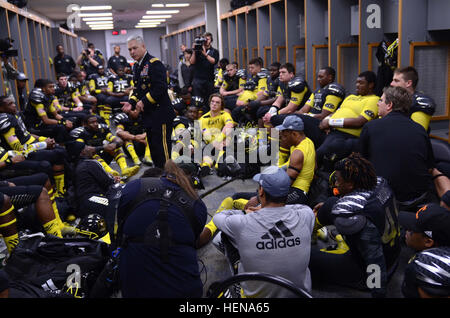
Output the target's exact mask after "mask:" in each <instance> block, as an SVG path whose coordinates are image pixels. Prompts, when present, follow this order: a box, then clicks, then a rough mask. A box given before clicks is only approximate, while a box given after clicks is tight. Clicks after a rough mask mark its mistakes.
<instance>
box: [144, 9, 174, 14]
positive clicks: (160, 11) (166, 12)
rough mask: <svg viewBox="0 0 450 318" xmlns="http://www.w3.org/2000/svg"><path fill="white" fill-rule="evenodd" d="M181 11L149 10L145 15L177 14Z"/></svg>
mask: <svg viewBox="0 0 450 318" xmlns="http://www.w3.org/2000/svg"><path fill="white" fill-rule="evenodd" d="M178 12H180V10H149V11H147V12H146V13H145V14H175V13H178Z"/></svg>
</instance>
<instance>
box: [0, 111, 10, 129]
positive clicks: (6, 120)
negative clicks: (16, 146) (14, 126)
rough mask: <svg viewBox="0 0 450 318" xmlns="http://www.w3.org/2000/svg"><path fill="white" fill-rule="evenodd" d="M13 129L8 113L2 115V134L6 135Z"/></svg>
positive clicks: (0, 122) (0, 121)
mask: <svg viewBox="0 0 450 318" xmlns="http://www.w3.org/2000/svg"><path fill="white" fill-rule="evenodd" d="M10 128H11V120H10V119H9V117H8V114H7V113H1V114H0V132H1V133H5V132H7V131H8V130H9V129H10Z"/></svg>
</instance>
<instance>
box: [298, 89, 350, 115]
mask: <svg viewBox="0 0 450 318" xmlns="http://www.w3.org/2000/svg"><path fill="white" fill-rule="evenodd" d="M328 96H336V97H337V100H339V102H336V101H330V100H329V101H327V97H328ZM344 98H345V89H344V87H342V86H341V85H339V84H337V83H330V84H328V85H326V86H325V87H320V88H318V89H316V90H315V91H314V93H312V94H311V96H310V98H309V100H308V102H307V104H309V105H310V106H311V110H310V111H309V112H310V113H311V114H320V113H322V109H323V107H324V106H325V109H326V110H329V111H330V112H334V111H336V109H337V108H338V107H339V105H340V104H341V103H342V101H343V100H344ZM326 101H327V104H325V102H326Z"/></svg>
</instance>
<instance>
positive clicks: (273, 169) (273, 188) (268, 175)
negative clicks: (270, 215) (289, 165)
mask: <svg viewBox="0 0 450 318" xmlns="http://www.w3.org/2000/svg"><path fill="white" fill-rule="evenodd" d="M253 180H255V181H256V182H258V183H259V185H260V186H261V187H263V189H264V191H265V192H267V193H269V194H270V195H271V196H274V197H276V198H279V197H284V196H286V195H288V193H289V189H290V187H291V178H289V176H288V174H287V173H286V171H284V170H283V169H281V168H279V167H277V166H270V167H268V168H266V169H264V171H263V172H261V173H258V174H257V175H255V176H254V177H253Z"/></svg>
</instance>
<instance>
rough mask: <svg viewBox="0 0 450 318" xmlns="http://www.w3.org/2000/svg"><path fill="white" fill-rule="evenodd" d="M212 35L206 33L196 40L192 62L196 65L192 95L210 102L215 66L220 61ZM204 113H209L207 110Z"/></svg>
mask: <svg viewBox="0 0 450 318" xmlns="http://www.w3.org/2000/svg"><path fill="white" fill-rule="evenodd" d="M212 41H213V38H212V34H211V33H209V32H206V33H204V34H203V36H202V37H197V38H196V39H195V40H194V47H193V54H192V56H191V59H190V62H191V64H192V65H194V76H193V80H192V95H193V96H201V97H202V98H203V100H208V98H209V95H211V94H212V93H213V91H214V66H215V65H216V64H217V62H218V61H219V51H217V50H216V49H215V48H213V47H212V46H211V43H212ZM204 111H208V110H207V109H206V110H204Z"/></svg>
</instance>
